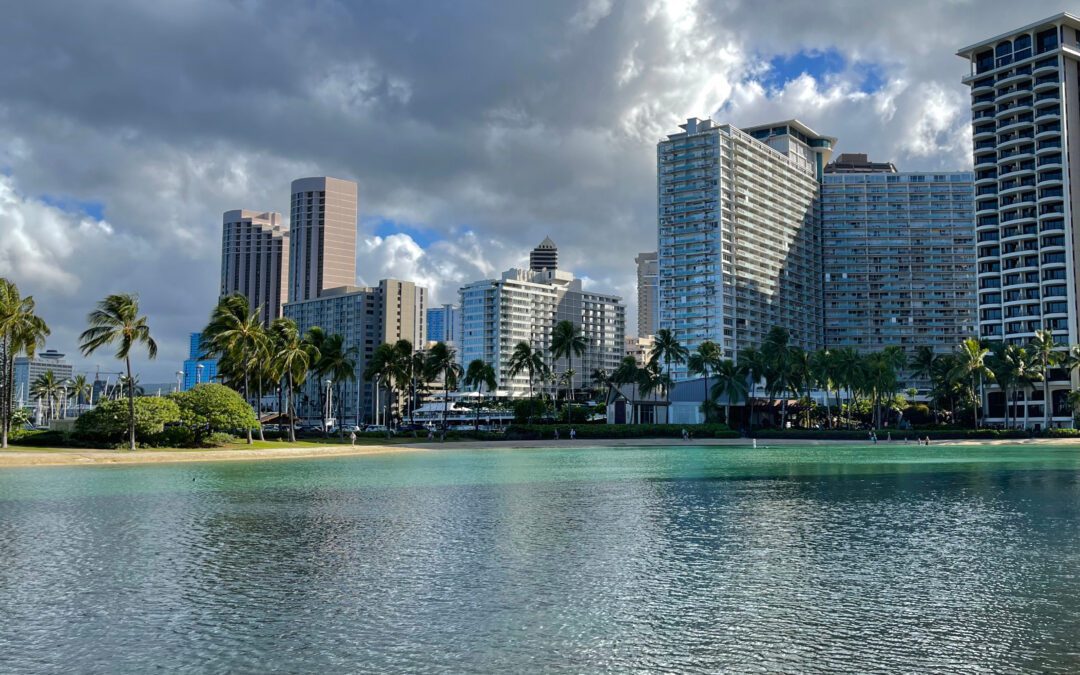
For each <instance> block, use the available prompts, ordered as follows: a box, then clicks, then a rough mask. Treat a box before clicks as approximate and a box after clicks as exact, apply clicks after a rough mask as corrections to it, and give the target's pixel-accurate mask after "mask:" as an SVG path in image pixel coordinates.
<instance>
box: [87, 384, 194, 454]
mask: <svg viewBox="0 0 1080 675" xmlns="http://www.w3.org/2000/svg"><path fill="white" fill-rule="evenodd" d="M178 421H180V408H179V407H178V406H177V405H176V403H175V402H174V401H172V400H170V399H169V398H161V397H157V396H138V397H136V398H135V437H136V438H144V439H145V438H146V437H149V436H153V435H155V434H160V433H161V432H162V431H163V430H164V428H165V425H166V424H173V423H176V422H178ZM127 433H128V402H127V399H120V400H115V401H104V402H102V403H99V404H98V406H97V407H96V408H94V409H93V410H88V411H87V412H85V413H83V414H82V416H80V417H79V418H78V419H77V420H75V435H76V437H78V438H80V439H83V440H92V441H99V442H113V443H115V442H119V441H122V440H123V439H124V438H125V437H126V436H127Z"/></svg>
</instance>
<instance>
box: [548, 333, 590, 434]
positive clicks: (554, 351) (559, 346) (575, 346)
mask: <svg viewBox="0 0 1080 675" xmlns="http://www.w3.org/2000/svg"><path fill="white" fill-rule="evenodd" d="M587 346H588V342H587V341H586V340H585V336H584V335H582V334H581V328H579V327H578V326H576V325H574V323H573V322H572V321H566V320H563V321H560V322H559V323H557V324H555V328H554V329H552V331H551V358H552V359H556V360H557V359H560V358H564V357H565V358H566V372H567V373H570V381H569V382H568V383H567V392H566V422H567V423H568V424H569V422H570V404H571V402H572V401H573V400H574V383H573V370H574V356H575V355H577V356H579V357H581V356H584V355H585V347H587Z"/></svg>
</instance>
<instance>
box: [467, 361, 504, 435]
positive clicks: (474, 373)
mask: <svg viewBox="0 0 1080 675" xmlns="http://www.w3.org/2000/svg"><path fill="white" fill-rule="evenodd" d="M464 384H465V386H466V387H476V431H480V397H481V395H482V394H483V392H484V387H487V388H488V391H491V390H492V389H494V388H495V387H497V386H498V383H497V382H496V378H495V369H494V368H492V366H491V364H490V363H485V362H484V360H483V359H473V360H472V361H470V362H469V367H468V368H466V369H465V380H464Z"/></svg>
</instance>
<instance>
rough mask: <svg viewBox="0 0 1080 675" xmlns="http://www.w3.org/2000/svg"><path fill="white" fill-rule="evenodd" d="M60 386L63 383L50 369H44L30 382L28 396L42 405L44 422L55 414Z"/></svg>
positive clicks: (58, 403) (58, 402) (50, 419)
mask: <svg viewBox="0 0 1080 675" xmlns="http://www.w3.org/2000/svg"><path fill="white" fill-rule="evenodd" d="M62 388H63V383H62V382H61V381H60V380H59V379H57V377H56V374H55V373H53V371H51V370H46V371H45V372H44V373H42V374H40V375H38V376H37V377H36V378H34V381H33V382H31V383H30V397H31V398H33V399H36V400H37V401H38V405H40V406H42V408H41V409H42V410H43V411H44V413H45V424H48V423H49V422H51V421H52V420H53V417H54V416H55V415H56V411H57V409H58V408H59V405H60V397H61V395H62V394H61V389H62Z"/></svg>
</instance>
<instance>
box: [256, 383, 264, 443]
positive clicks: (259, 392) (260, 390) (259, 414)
mask: <svg viewBox="0 0 1080 675" xmlns="http://www.w3.org/2000/svg"><path fill="white" fill-rule="evenodd" d="M256 381H257V382H258V384H257V385H256V386H255V389H256V391H255V394H256V396H258V401H257V403H256V404H255V421H257V422H258V423H259V440H260V441H265V440H266V438H265V437H264V436H263V423H262V397H263V386H262V372H260V373H259V376H258V378H257V380H256Z"/></svg>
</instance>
